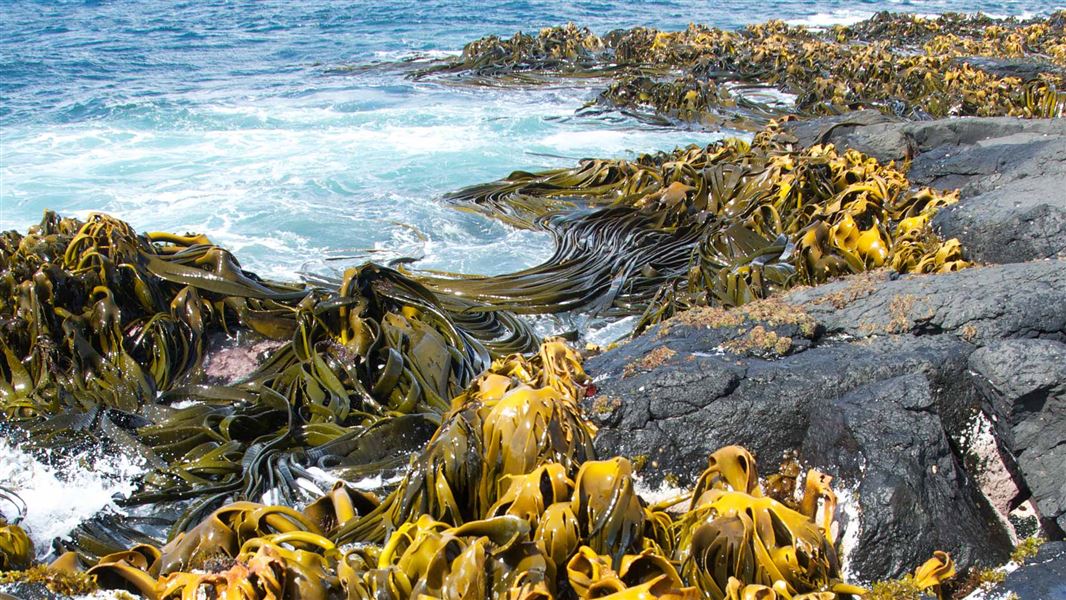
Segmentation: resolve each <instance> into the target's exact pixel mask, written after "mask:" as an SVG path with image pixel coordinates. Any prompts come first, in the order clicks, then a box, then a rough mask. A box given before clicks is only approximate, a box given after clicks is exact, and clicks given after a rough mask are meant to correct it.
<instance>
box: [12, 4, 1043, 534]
mask: <svg viewBox="0 0 1066 600" xmlns="http://www.w3.org/2000/svg"><path fill="white" fill-rule="evenodd" d="M1056 8H1061V7H1060V6H1056V5H1051V4H1049V3H1048V2H1046V1H1045V0H1018V1H981V2H965V1H956V0H930V1H918V0H913V1H909V2H908V1H895V2H892V1H879V2H854V1H844V0H810V1H795V0H793V1H773V0H766V1H763V2H757V3H756V2H740V1H736V0H733V1H728V2H697V1H695V0H684V1H681V2H656V1H645V2H607V1H583V2H571V1H560V0H550V1H549V0H544V1H510V2H500V3H495V4H491V5H479V4H476V3H469V2H456V1H454V0H424V1H418V2H414V1H405V2H393V3H378V2H356V3H351V4H343V3H339V2H324V1H317V2H312V1H305V2H281V1H277V0H274V1H254V2H253V1H233V2H205V1H197V2H163V1H160V0H141V1H137V2H132V1H113V2H109V1H87V2H86V1H83V2H64V1H50V2H26V1H18V2H15V1H9V0H3V1H0V27H2V29H0V229H11V228H15V229H20V230H24V229H25V228H26V227H28V226H30V225H32V224H33V223H35V222H37V221H39V220H40V218H41V215H42V212H43V211H44V210H46V209H52V210H55V211H58V212H59V213H61V214H63V215H80V216H84V215H85V214H87V213H89V212H91V211H105V212H108V213H111V214H113V215H115V216H117V217H119V218H121V219H124V220H126V221H129V222H130V223H131V224H132V225H133V226H134V227H136V228H137V229H138V230H142V231H151V230H165V231H175V232H185V231H195V232H201V233H205V234H207V235H208V236H209V237H210V238H211V239H212V240H213V241H214V242H216V243H218V244H221V245H223V246H225V247H227V248H229V249H231V250H232V251H233V252H234V253H235V254H236V256H237V257H238V258H239V259H240V260H241V261H242V264H243V266H244V267H245V268H248V269H251V270H254V271H256V272H258V273H260V274H261V275H264V276H269V277H275V278H282V279H291V278H295V277H299V276H300V274H301V273H318V274H330V273H335V272H338V271H340V270H342V269H343V268H344V267H346V266H349V265H353V264H359V263H362V262H363V261H365V260H379V261H381V260H388V259H391V258H397V257H401V256H404V257H415V258H419V259H420V260H419V261H418V262H417V263H416V264H415V266H416V267H424V268H436V269H445V270H451V271H461V272H468V273H483V274H493V273H501V272H507V271H513V270H516V269H519V268H523V267H526V266H530V265H533V264H536V263H538V262H540V261H541V260H542V259H544V258H545V257H547V256H548V255H550V254H551V251H552V245H551V239H550V237H549V236H548V235H547V234H544V233H540V232H530V231H519V230H514V229H510V228H508V227H506V226H504V225H501V224H499V223H497V222H494V221H490V220H487V219H485V218H483V217H480V216H477V215H473V214H469V213H465V212H460V211H457V210H454V209H453V208H451V207H449V206H448V205H447V204H445V203H443V202H442V201H441V200H440V197H441V195H442V194H445V193H447V192H448V191H451V190H454V189H457V188H459V187H462V186H465V185H470V184H474V183H479V182H484V181H490V180H494V179H497V178H499V177H502V176H505V175H507V174H508V173H509V172H511V171H513V170H516V169H525V170H531V169H543V168H549V167H560V166H570V165H573V164H574V163H575V162H576V161H577V160H578V159H580V158H583V157H626V156H634V155H636V154H637V153H641V152H649V151H656V150H669V149H672V148H674V147H676V146H679V145H686V144H690V143H697V144H706V143H708V142H711V141H713V140H715V139H718V138H720V137H722V136H725V135H730V134H735V133H736V132H728V131H724V132H705V131H699V130H696V129H691V128H673V127H657V126H652V125H649V124H645V123H641V122H639V121H637V120H634V119H630V118H625V117H620V116H617V115H614V116H608V117H600V118H587V117H580V116H576V115H575V111H576V110H577V109H579V108H580V107H581V106H582V105H583V104H585V103H586V102H588V101H589V100H591V99H593V98H594V97H595V96H596V94H597V92H598V89H599V84H596V83H589V82H586V83H581V82H573V83H567V84H565V85H563V84H559V85H553V86H548V87H539V88H528V89H522V88H514V87H508V88H488V87H469V86H466V87H463V86H455V85H443V84H441V83H439V82H432V81H412V80H410V79H409V78H407V77H405V73H406V72H407V71H406V70H405V68H404V65H406V64H409V61H412V60H415V61H421V60H430V59H433V58H441V57H446V56H448V55H454V54H458V53H459V52H460V51H461V49H462V47H463V45H464V44H465V43H466V42H468V41H471V40H473V39H475V38H478V37H480V36H483V35H487V34H497V35H502V36H510V35H511V34H513V33H514V32H515V31H517V30H523V31H527V32H535V31H536V30H538V29H539V28H541V27H544V26H550V25H559V24H564V23H566V22H568V21H573V22H575V23H578V24H581V25H586V26H588V27H590V28H591V29H592V30H593V31H594V32H596V33H604V32H606V31H609V30H611V29H615V28H622V27H633V26H637V25H644V26H653V27H658V28H663V29H681V28H684V27H685V26H686V25H687V24H688V23H690V22H699V23H706V24H709V25H714V26H719V27H727V28H733V27H741V26H743V25H745V24H748V23H753V22H760V21H764V20H766V19H768V18H780V19H785V20H787V21H790V22H792V23H797V24H807V25H810V26H828V25H831V24H834V23H851V22H855V21H858V20H861V19H863V18H866V17H869V16H870V15H872V14H873V13H874V12H876V11H879V10H892V11H906V12H916V13H920V14H935V13H942V12H945V11H963V12H974V11H983V12H986V13H988V14H992V15H996V16H1032V15H1039V14H1045V13H1048V12H1051V11H1052V10H1055V9H1056ZM405 61H408V62H405ZM138 472H140V468H139V466H138V465H133V464H129V462H128V461H126V460H124V459H120V458H116V457H103V458H101V457H93V456H85V457H83V458H81V459H79V462H78V463H77V467H76V468H73V469H67V470H63V469H56V468H54V467H49V466H46V465H42V464H41V463H39V462H36V461H35V459H33V458H32V457H30V456H29V455H26V454H24V453H22V452H21V451H20V450H18V449H17V448H15V447H13V446H10V445H7V444H6V443H3V444H0V473H4V474H5V475H4V476H2V477H0V485H5V484H6V485H9V486H11V487H14V488H16V489H18V490H20V493H21V494H22V495H23V496H24V498H25V499H26V500H27V501H28V502H29V503H30V505H31V506H35V507H38V510H37V515H38V517H39V518H40V519H42V520H41V522H40V523H30V525H31V534H33V535H34V537H35V539H36V541H37V542H38V548H39V549H42V550H45V551H46V549H47V545H48V541H49V540H50V539H51V537H53V536H56V535H63V534H64V533H65V532H66V531H69V528H70V527H72V526H73V524H74V523H77V522H78V521H79V520H81V519H82V518H84V517H86V516H88V515H91V514H92V513H93V512H95V511H96V510H98V509H99V508H101V507H103V506H105V505H107V504H108V503H110V501H111V496H112V494H115V493H119V494H121V493H128V487H129V485H128V482H129V481H130V480H131V479H132V478H133V477H134V476H135V475H136V474H137V473H138ZM74 490H77V491H76V492H75V491H74ZM71 493H77V494H79V497H80V498H81V499H82V501H81V502H79V503H78V507H77V513H76V514H73V513H72V514H69V515H68V514H62V513H61V511H58V510H56V511H49V510H44V511H41V510H39V507H41V506H51V505H50V504H48V502H49V501H51V502H52V503H53V504H55V502H56V499H59V498H63V497H65V496H67V495H69V494H71Z"/></svg>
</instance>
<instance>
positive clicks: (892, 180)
mask: <svg viewBox="0 0 1066 600" xmlns="http://www.w3.org/2000/svg"><path fill="white" fill-rule="evenodd" d="M448 199H449V200H451V201H452V202H455V203H456V204H457V205H459V206H460V207H463V208H465V209H468V210H474V211H478V212H481V213H484V214H487V215H490V216H493V217H497V218H500V219H502V220H504V221H506V222H509V223H512V224H515V225H518V226H526V227H544V228H546V229H547V230H548V231H550V232H552V233H553V234H554V235H555V237H556V250H555V253H554V254H553V255H552V257H550V258H549V259H548V260H547V261H545V262H544V263H543V264H541V265H538V266H536V267H533V268H530V269H527V270H524V271H520V272H517V273H512V274H508V275H501V276H495V277H471V276H449V275H448V274H443V273H436V274H434V273H420V274H419V279H420V280H421V281H422V282H423V283H425V284H426V285H427V286H428V287H430V288H431V289H433V290H435V291H437V292H439V293H443V294H456V293H458V294H462V295H463V296H464V297H468V298H471V299H476V300H478V301H479V302H483V303H485V304H489V305H492V306H495V307H497V308H499V309H505V310H510V311H515V312H520V313H541V312H550V311H566V310H575V309H576V310H586V311H591V312H595V313H600V314H606V315H629V314H643V319H642V323H643V324H644V325H645V326H646V325H648V324H652V323H656V322H659V321H661V320H662V319H664V318H666V317H669V316H670V315H671V314H673V313H674V312H676V311H677V310H678V309H679V308H686V307H693V306H704V305H717V306H727V307H729V306H737V305H740V304H744V303H747V302H750V301H752V300H755V299H759V298H765V297H767V296H769V295H772V294H773V293H775V292H776V291H778V290H781V289H784V288H787V287H789V286H792V285H797V284H804V285H813V284H817V283H821V282H824V281H826V280H827V279H829V278H832V277H836V276H840V275H845V274H850V273H856V272H861V271H864V270H867V269H873V268H878V267H881V266H891V267H892V268H894V269H895V270H897V271H898V272H901V273H934V272H947V271H953V270H957V269H960V268H963V267H965V266H967V265H968V263H967V262H966V261H965V260H964V258H963V255H962V250H961V248H960V246H959V243H958V241H956V240H947V241H943V240H941V239H939V238H938V237H937V236H936V235H935V234H934V233H933V232H932V231H931V229H930V227H929V221H930V218H931V217H932V215H933V214H934V213H935V211H936V210H937V209H938V208H940V207H942V206H945V205H948V204H952V203H954V202H956V201H957V199H958V194H957V193H954V192H939V191H936V190H933V189H930V188H924V189H918V190H914V189H912V188H911V186H910V184H909V182H908V181H907V178H906V175H905V173H904V171H903V170H902V169H901V168H900V167H897V166H896V165H894V164H888V165H881V164H879V163H878V162H877V161H875V160H874V159H872V158H869V157H867V156H864V155H862V154H861V153H859V152H857V151H854V150H847V151H843V152H842V151H839V150H837V149H836V148H835V147H833V146H832V145H816V146H812V147H809V148H797V147H796V145H795V143H794V139H793V138H792V137H791V136H790V135H789V134H788V133H787V132H785V131H784V130H783V129H782V127H781V124H780V123H773V124H771V126H769V127H768V128H766V129H764V130H763V131H761V132H760V133H759V134H758V135H756V137H755V139H754V141H753V142H752V143H747V142H744V141H741V140H737V139H728V140H725V141H722V142H717V143H714V144H711V145H709V146H706V147H703V148H700V147H696V146H692V147H688V148H682V149H678V150H675V151H674V152H670V153H660V154H654V155H641V156H639V157H638V158H637V159H635V160H631V161H630V160H585V161H582V163H581V164H580V165H579V166H578V167H577V168H573V169H558V170H552V171H546V172H541V173H528V172H516V173H512V174H511V175H510V176H509V177H507V178H506V179H503V180H501V181H498V182H495V183H491V184H485V185H478V186H473V187H471V188H467V189H465V190H461V191H459V192H456V193H454V194H451V195H449V196H448Z"/></svg>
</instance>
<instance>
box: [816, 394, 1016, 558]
mask: <svg viewBox="0 0 1066 600" xmlns="http://www.w3.org/2000/svg"><path fill="white" fill-rule="evenodd" d="M933 393H934V392H933V389H932V387H931V385H930V381H929V379H928V378H927V377H925V376H923V375H921V374H912V375H901V376H899V377H894V378H892V379H888V380H882V381H875V382H872V383H869V384H866V385H864V386H862V387H860V388H858V389H855V390H853V391H851V392H849V393H847V394H844V395H843V396H840V397H838V398H832V397H822V398H818V399H816V400H815V402H814V404H813V406H812V409H813V410H812V415H814V416H812V419H811V420H812V422H813V423H812V426H811V427H810V428H809V429H808V430H807V431H808V434H807V438H806V439H805V440H804V442H803V446H802V449H801V451H800V456H802V457H803V459H804V460H805V461H807V462H808V463H809V464H811V465H812V466H814V467H817V468H819V469H821V470H823V471H825V472H830V473H834V472H835V473H836V474H838V476H839V477H841V478H844V479H845V480H846V481H858V482H859V485H858V488H857V489H856V499H857V501H858V503H859V506H860V507H862V516H861V518H860V531H859V536H858V544H857V545H856V546H855V547H854V548H852V549H850V562H849V569H850V570H851V571H852V572H855V573H857V574H859V576H860V577H861V578H863V579H871V578H874V577H878V576H881V575H883V574H884V573H886V572H887V573H891V574H893V575H898V574H901V573H903V572H905V571H908V570H910V569H913V568H914V566H915V560H920V559H921V558H922V557H928V556H931V555H932V553H933V551H935V550H943V549H948V548H950V549H951V550H950V552H951V555H952V557H953V558H954V559H955V560H956V561H957V562H958V563H959V564H962V565H974V564H979V563H985V564H996V563H998V562H1001V561H1002V560H1004V559H1006V555H1007V553H1008V549H1009V547H1010V539H1009V537H1008V536H1007V534H1006V532H1005V531H1003V530H1002V529H1001V528H1000V527H999V524H998V522H996V517H994V516H993V515H992V514H991V511H990V510H988V509H987V508H986V505H985V504H984V501H983V498H982V497H981V496H980V491H978V490H977V489H975V486H974V485H973V483H972V481H971V480H970V478H969V477H968V476H967V475H966V473H965V472H964V471H963V469H962V468H960V466H959V464H958V463H957V461H956V459H955V456H954V455H953V454H952V450H951V446H950V444H949V442H948V439H947V437H946V436H945V434H944V431H943V428H942V427H941V425H940V420H939V418H938V417H937V415H936V408H935V403H934V400H933ZM818 417H820V418H818Z"/></svg>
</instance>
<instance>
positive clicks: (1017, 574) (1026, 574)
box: [986, 542, 1066, 600]
mask: <svg viewBox="0 0 1066 600" xmlns="http://www.w3.org/2000/svg"><path fill="white" fill-rule="evenodd" d="M1011 592H1013V593H1015V594H1017V595H1018V597H1019V598H1022V599H1023V600H1028V599H1029V598H1032V599H1033V600H1036V599H1038V598H1039V599H1040V600H1066V542H1048V543H1046V544H1044V545H1043V546H1042V547H1041V548H1040V551H1039V552H1038V553H1037V555H1036V556H1035V557H1033V558H1031V559H1029V560H1028V561H1026V563H1025V564H1024V565H1022V566H1021V567H1019V568H1018V569H1017V570H1016V571H1014V572H1012V573H1009V574H1008V575H1007V578H1006V580H1005V581H1004V582H1003V583H1001V584H999V585H997V586H996V587H995V588H994V589H993V590H992V591H990V592H989V593H988V594H987V595H986V597H987V598H1003V597H1006V596H1007V594H1009V593H1011Z"/></svg>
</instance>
